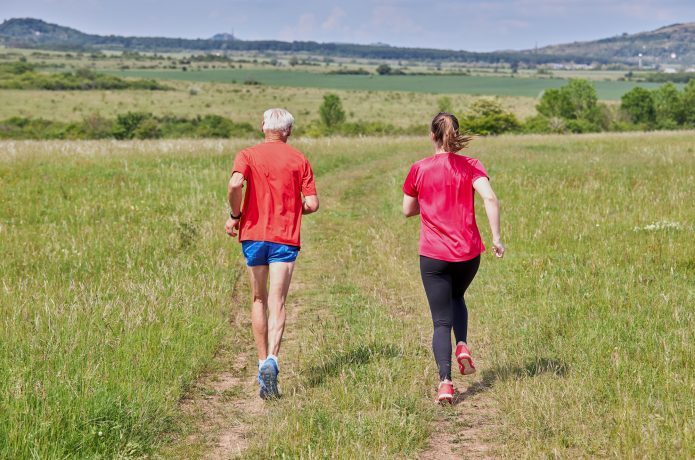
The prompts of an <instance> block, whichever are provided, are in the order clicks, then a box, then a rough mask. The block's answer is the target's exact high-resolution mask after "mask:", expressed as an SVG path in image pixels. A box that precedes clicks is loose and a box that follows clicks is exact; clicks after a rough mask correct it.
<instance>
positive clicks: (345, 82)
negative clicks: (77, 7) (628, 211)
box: [107, 69, 660, 100]
mask: <svg viewBox="0 0 695 460" xmlns="http://www.w3.org/2000/svg"><path fill="white" fill-rule="evenodd" d="M107 73H109V74H111V75H118V76H121V77H137V78H154V79H162V80H184V81H194V82H205V81H207V82H222V83H231V82H238V83H243V82H244V81H247V80H255V81H257V82H260V83H262V84H264V85H270V86H282V87H298V88H322V89H333V90H338V89H340V90H369V91H412V92H422V93H435V94H449V93H451V94H456V93H458V94H473V95H490V96H525V97H532V98H536V97H539V95H540V94H541V92H542V91H543V90H546V89H549V88H559V87H560V86H562V85H564V84H565V83H566V82H567V81H566V80H563V79H553V78H510V77H493V76H453V75H441V76H439V75H438V76H430V75H426V76H419V75H408V76H401V75H391V76H380V75H329V74H320V73H316V72H301V71H286V70H275V69H213V70H201V71H195V72H184V71H181V70H121V71H111V72H107ZM593 83H594V85H595V87H596V91H597V93H598V97H599V99H603V100H618V99H620V96H622V95H623V94H624V93H626V92H627V91H629V90H630V89H632V88H634V87H635V86H642V87H644V88H649V89H654V88H658V87H659V86H660V84H658V83H634V82H621V81H594V82H593Z"/></svg>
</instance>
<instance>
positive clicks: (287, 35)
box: [279, 13, 316, 41]
mask: <svg viewBox="0 0 695 460" xmlns="http://www.w3.org/2000/svg"><path fill="white" fill-rule="evenodd" d="M315 30H316V16H315V15H314V13H302V14H301V15H300V16H299V18H298V19H297V22H296V24H295V25H292V26H286V27H283V28H282V29H281V30H280V34H279V38H280V40H287V41H294V40H312V39H313V37H314V36H315V33H314V32H315Z"/></svg>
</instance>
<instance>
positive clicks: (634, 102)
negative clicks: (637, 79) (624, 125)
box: [620, 86, 656, 126]
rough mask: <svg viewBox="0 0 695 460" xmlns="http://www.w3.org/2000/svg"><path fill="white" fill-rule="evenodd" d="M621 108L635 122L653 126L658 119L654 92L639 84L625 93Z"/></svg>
mask: <svg viewBox="0 0 695 460" xmlns="http://www.w3.org/2000/svg"><path fill="white" fill-rule="evenodd" d="M620 109H621V110H622V111H623V112H624V113H625V114H627V116H628V117H629V119H630V121H632V122H633V123H638V124H645V125H647V126H651V125H652V124H653V123H654V121H655V120H656V110H655V109H654V98H653V96H652V93H651V91H649V90H647V89H644V88H641V87H639V86H636V87H634V88H632V89H631V90H630V91H628V92H627V93H625V94H623V96H622V97H621V98H620Z"/></svg>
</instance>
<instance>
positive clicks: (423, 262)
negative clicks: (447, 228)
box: [420, 256, 453, 380]
mask: <svg viewBox="0 0 695 460" xmlns="http://www.w3.org/2000/svg"><path fill="white" fill-rule="evenodd" d="M420 275H421V276H422V284H423V286H424V287H425V294H427V301H428V302H429V304H430V311H431V312H432V323H433V324H434V334H433V335H432V351H433V352H434V359H435V361H436V362H437V366H438V367H439V379H440V380H445V379H447V380H451V326H452V322H453V310H452V305H451V274H450V273H449V262H445V261H443V260H437V259H432V258H429V257H425V256H420Z"/></svg>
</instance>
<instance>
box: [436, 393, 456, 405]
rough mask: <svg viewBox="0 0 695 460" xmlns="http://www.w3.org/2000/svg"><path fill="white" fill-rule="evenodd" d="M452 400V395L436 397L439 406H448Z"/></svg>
mask: <svg viewBox="0 0 695 460" xmlns="http://www.w3.org/2000/svg"><path fill="white" fill-rule="evenodd" d="M453 399H454V397H453V395H442V396H438V397H437V402H438V403H440V404H441V403H449V404H451V402H452V401H453Z"/></svg>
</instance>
